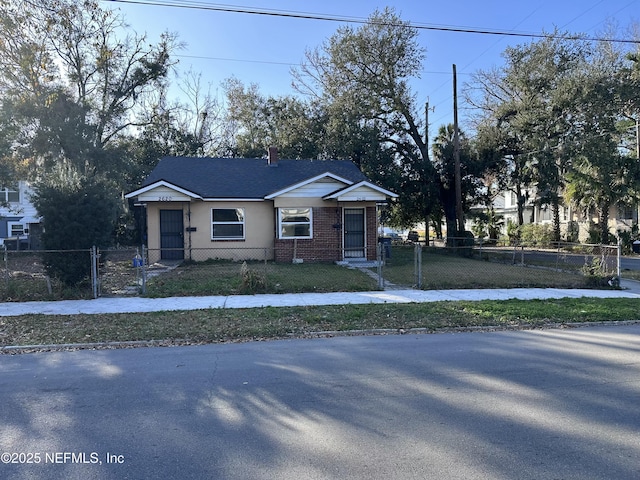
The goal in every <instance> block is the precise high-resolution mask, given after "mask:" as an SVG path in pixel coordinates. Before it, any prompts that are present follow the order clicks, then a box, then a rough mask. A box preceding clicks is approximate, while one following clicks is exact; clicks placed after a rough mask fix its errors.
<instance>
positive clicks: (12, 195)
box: [0, 185, 20, 203]
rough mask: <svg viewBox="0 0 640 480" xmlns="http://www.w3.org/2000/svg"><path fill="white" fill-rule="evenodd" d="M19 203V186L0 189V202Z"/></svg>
mask: <svg viewBox="0 0 640 480" xmlns="http://www.w3.org/2000/svg"><path fill="white" fill-rule="evenodd" d="M2 202H4V203H20V188H19V187H18V186H17V185H14V186H12V187H4V188H1V189H0V203H2Z"/></svg>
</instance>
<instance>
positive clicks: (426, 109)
mask: <svg viewBox="0 0 640 480" xmlns="http://www.w3.org/2000/svg"><path fill="white" fill-rule="evenodd" d="M424 150H425V152H426V154H425V157H426V158H425V159H424V161H425V162H428V161H429V100H427V103H425V105H424ZM427 188H428V187H427ZM429 221H430V218H429V215H425V217H424V243H425V245H426V246H427V247H428V246H429Z"/></svg>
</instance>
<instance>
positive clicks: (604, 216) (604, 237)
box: [600, 202, 609, 245]
mask: <svg viewBox="0 0 640 480" xmlns="http://www.w3.org/2000/svg"><path fill="white" fill-rule="evenodd" d="M600 223H601V225H600V229H601V230H600V243H602V244H604V245H607V244H608V243H609V202H604V204H603V205H602V207H601V208H600Z"/></svg>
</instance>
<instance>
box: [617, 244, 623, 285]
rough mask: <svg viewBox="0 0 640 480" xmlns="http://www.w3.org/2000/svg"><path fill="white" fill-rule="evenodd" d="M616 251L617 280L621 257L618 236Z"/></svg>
mask: <svg viewBox="0 0 640 480" xmlns="http://www.w3.org/2000/svg"><path fill="white" fill-rule="evenodd" d="M616 253H617V262H616V276H617V277H618V281H620V262H621V257H622V242H621V241H620V238H618V247H617V248H616Z"/></svg>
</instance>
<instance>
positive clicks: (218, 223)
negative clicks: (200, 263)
mask: <svg viewBox="0 0 640 480" xmlns="http://www.w3.org/2000/svg"><path fill="white" fill-rule="evenodd" d="M211 239H212V240H244V209H243V208H213V209H212V210H211Z"/></svg>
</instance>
